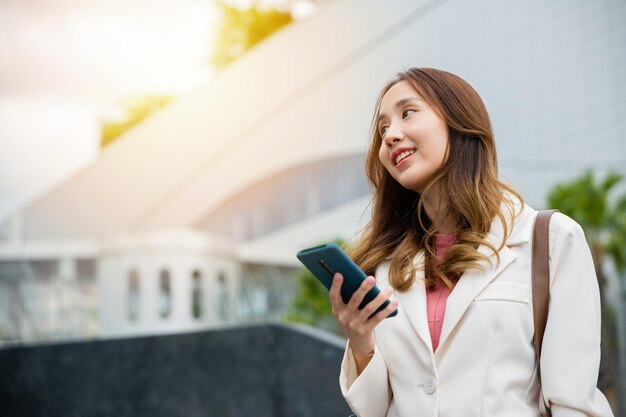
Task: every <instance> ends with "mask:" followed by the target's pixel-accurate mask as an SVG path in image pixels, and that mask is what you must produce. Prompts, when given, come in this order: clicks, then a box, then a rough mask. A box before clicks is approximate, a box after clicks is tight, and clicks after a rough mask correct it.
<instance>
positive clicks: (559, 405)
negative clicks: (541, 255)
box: [330, 68, 613, 417]
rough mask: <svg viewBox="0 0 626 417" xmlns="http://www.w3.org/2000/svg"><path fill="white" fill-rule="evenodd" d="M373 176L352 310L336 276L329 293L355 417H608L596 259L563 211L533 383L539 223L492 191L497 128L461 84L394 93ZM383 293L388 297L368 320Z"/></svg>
mask: <svg viewBox="0 0 626 417" xmlns="http://www.w3.org/2000/svg"><path fill="white" fill-rule="evenodd" d="M367 175H368V178H369V181H370V182H371V184H372V185H373V188H374V199H373V209H372V219H371V221H370V223H369V224H368V225H367V226H366V228H365V230H364V233H363V234H362V236H361V238H360V239H359V241H358V242H357V243H356V245H355V246H353V247H352V248H351V249H350V255H351V257H352V258H353V259H354V260H355V262H356V263H357V264H358V265H359V266H360V267H361V268H362V269H363V270H364V271H365V272H366V273H367V274H368V275H370V277H368V279H367V280H365V281H364V283H363V284H362V285H361V287H360V288H359V290H358V291H357V292H356V293H355V294H354V295H353V296H352V298H351V299H350V301H349V302H348V303H347V304H344V303H343V301H342V300H341V297H340V295H339V289H340V287H341V283H342V277H341V275H340V274H336V276H335V278H334V281H333V285H332V288H331V291H330V299H331V302H332V306H333V314H334V315H335V316H336V318H337V319H338V321H339V323H340V324H341V325H342V327H343V329H344V331H345V333H346V335H347V337H348V343H347V346H346V352H345V355H344V359H343V363H342V367H341V374H340V385H341V390H342V393H343V395H344V397H345V399H346V401H347V402H348V404H349V405H350V407H351V408H352V410H353V411H354V412H355V413H356V414H357V415H358V416H360V417H384V416H388V417H409V416H418V417H428V416H432V417H435V416H441V417H458V416H463V417H469V416H489V417H496V416H498V417H501V416H504V417H512V416H520V417H521V416H529V417H530V416H532V417H537V416H540V415H542V414H544V411H545V405H546V404H547V405H548V406H549V407H550V409H551V412H552V415H553V416H554V417H559V416H594V417H595V416H603V417H604V416H612V415H613V414H612V412H611V409H610V407H609V404H608V402H607V401H606V399H605V397H604V396H603V394H602V393H601V392H600V391H599V390H598V389H597V388H596V382H597V377H598V367H599V363H600V299H599V292H598V285H597V280H596V276H595V271H594V267H593V263H592V259H591V255H590V251H589V248H588V246H587V243H586V241H585V236H584V234H583V231H582V229H581V228H580V226H579V225H578V224H577V223H576V222H575V221H573V220H572V219H571V218H569V217H567V216H565V215H563V214H561V213H556V214H554V215H553V216H552V219H551V222H550V233H549V242H550V265H551V269H550V283H551V289H550V296H551V299H550V309H549V313H548V322H547V325H546V330H545V335H544V339H543V345H542V356H541V366H540V368H541V376H539V375H538V374H537V364H536V360H535V352H534V345H533V334H534V327H533V309H532V300H531V273H530V260H531V243H532V235H531V233H532V227H533V222H534V218H535V215H536V213H537V212H536V211H535V210H533V209H532V208H530V207H528V206H527V205H525V204H524V202H523V199H522V197H521V196H520V195H519V194H518V193H517V192H516V191H515V190H514V189H512V188H511V187H510V186H508V185H506V184H505V183H503V182H501V181H500V180H499V179H498V171H497V163H496V149H495V144H494V138H493V133H492V129H491V124H490V121H489V116H488V114H487V110H486V108H485V105H484V104H483V102H482V100H481V99H480V97H479V95H478V94H477V93H476V91H474V89H473V88H472V87H471V86H470V85H469V84H468V83H466V82H465V81H464V80H462V79H461V78H459V77H458V76H456V75H453V74H451V73H448V72H445V71H440V70H436V69H432V68H412V69H409V70H408V71H405V72H401V73H399V74H397V76H396V77H395V78H394V79H393V80H391V81H390V82H389V83H387V85H386V86H385V87H384V88H383V90H382V91H381V93H380V95H379V98H378V100H377V103H376V111H375V117H374V120H373V124H372V143H371V147H370V149H369V153H368V155H367ZM374 283H375V284H376V285H377V286H378V287H379V288H380V289H381V293H380V294H379V295H378V296H377V297H376V298H375V299H374V300H373V301H372V302H370V303H369V304H367V306H365V307H364V308H363V309H362V310H359V309H358V308H357V307H358V305H359V304H360V302H361V300H362V299H363V296H364V294H365V293H366V292H367V291H368V290H369V289H370V288H371V287H372V286H373V285H374ZM392 294H394V295H393V296H392ZM389 298H391V300H392V303H390V304H389V306H388V307H387V308H386V309H384V310H382V311H381V312H380V313H378V314H377V315H375V316H373V317H372V318H371V319H369V320H368V316H370V314H371V313H372V312H374V311H375V310H376V309H377V308H378V307H379V306H380V305H381V304H382V303H383V302H385V301H386V300H387V299H389ZM396 308H398V310H399V314H398V315H397V316H396V317H392V318H388V319H385V317H386V316H387V315H388V314H389V313H391V312H392V311H393V310H394V309H396Z"/></svg>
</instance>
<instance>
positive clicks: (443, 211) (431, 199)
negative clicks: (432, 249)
mask: <svg viewBox="0 0 626 417" xmlns="http://www.w3.org/2000/svg"><path fill="white" fill-rule="evenodd" d="M422 204H423V205H424V210H425V211H426V214H427V215H428V218H429V219H431V221H432V222H433V226H434V229H435V231H436V233H442V234H446V233H448V234H449V233H454V232H456V230H457V229H456V225H457V219H456V216H455V215H454V213H452V212H451V211H449V210H448V206H447V204H446V202H445V201H444V200H443V199H442V198H441V197H440V194H439V193H435V192H433V193H431V194H430V195H429V196H428V198H427V199H425V198H422Z"/></svg>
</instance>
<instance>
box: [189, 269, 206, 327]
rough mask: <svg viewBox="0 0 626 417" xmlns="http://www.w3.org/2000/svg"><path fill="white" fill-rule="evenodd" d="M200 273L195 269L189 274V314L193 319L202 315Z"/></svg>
mask: <svg viewBox="0 0 626 417" xmlns="http://www.w3.org/2000/svg"><path fill="white" fill-rule="evenodd" d="M202 300H203V297H202V275H201V274H200V271H198V270H195V271H193V274H192V276H191V315H192V316H193V318H194V319H199V318H201V317H202V307H203V305H202Z"/></svg>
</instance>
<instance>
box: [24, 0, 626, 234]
mask: <svg viewBox="0 0 626 417" xmlns="http://www.w3.org/2000/svg"><path fill="white" fill-rule="evenodd" d="M609 3H610V6H609ZM609 8H610V9H609ZM625 18H626V4H625V3H623V2H619V1H616V0H614V1H610V2H608V3H607V2H587V3H572V2H560V3H558V4H552V3H545V2H539V1H531V2H509V1H507V2H493V1H487V0H472V1H453V0H448V1H424V0H418V1H408V0H405V1H401V0H385V1H383V0H374V1H367V2H364V1H361V0H337V1H335V2H332V3H330V4H329V5H328V6H327V7H326V8H324V9H323V10H322V11H321V12H320V13H318V14H317V15H315V16H313V17H312V18H310V19H308V20H305V21H302V22H299V23H297V24H293V25H291V26H289V27H287V28H286V29H284V30H282V31H280V32H279V33H277V34H275V35H274V36H272V37H271V38H269V39H268V40H266V41H265V42H263V43H262V44H261V45H259V46H258V47H256V48H255V49H253V50H252V51H250V52H249V53H248V54H247V55H246V56H244V57H243V58H241V59H240V60H239V61H237V62H235V63H234V64H232V65H231V66H230V67H229V68H228V69H226V70H225V71H223V73H221V74H220V75H219V76H218V77H217V78H215V79H214V80H212V81H211V82H210V83H208V84H207V85H206V86H204V87H203V88H201V89H199V90H198V91H196V92H195V93H194V94H192V95H189V96H187V97H183V98H180V99H179V100H177V101H176V102H175V103H173V104H171V105H170V106H168V107H167V108H165V109H164V110H162V111H160V112H159V113H158V114H156V115H155V116H153V117H152V118H150V119H149V120H148V121H147V122H145V123H143V124H141V125H140V126H139V127H137V128H135V129H133V130H132V131H130V132H128V133H127V134H126V135H125V136H124V137H123V138H122V139H121V140H118V141H117V142H116V143H114V144H113V145H111V146H110V147H108V148H107V149H105V150H104V151H103V152H102V154H101V156H100V157H99V158H98V160H97V161H95V162H94V163H93V164H92V165H91V166H88V167H87V168H85V169H83V170H82V171H81V172H79V173H77V174H76V175H74V176H73V177H72V178H70V179H69V180H67V181H66V182H65V183H64V184H62V185H61V186H59V187H58V188H55V189H53V190H51V191H50V192H48V193H47V194H45V195H44V196H42V197H41V198H40V199H38V200H37V201H35V202H34V203H32V204H31V205H29V206H28V207H26V208H25V209H24V210H23V211H22V214H23V220H24V231H23V232H24V238H25V239H26V240H29V239H39V238H65V237H68V238H69V237H94V238H99V237H104V236H107V235H110V234H115V233H121V232H132V231H141V230H145V229H153V228H161V227H200V226H202V225H203V224H204V223H203V222H205V220H206V218H207V216H208V215H209V214H210V213H214V212H216V211H219V209H220V207H221V206H222V205H224V204H226V203H227V202H229V201H232V200H233V199H235V198H236V195H237V194H238V193H240V192H241V190H246V189H249V187H252V186H253V185H254V184H256V183H258V182H259V181H261V180H263V179H265V178H270V177H272V176H277V175H280V174H281V173H286V172H289V170H293V169H296V168H297V167H300V166H304V165H307V164H314V163H320V162H321V161H327V160H331V159H333V158H350V157H354V156H358V155H361V156H362V155H364V153H365V151H366V149H367V136H368V131H369V125H370V121H371V117H372V112H373V106H374V101H375V98H376V94H377V92H378V90H379V88H380V87H381V86H382V84H383V83H384V82H385V81H386V80H387V79H388V78H389V77H390V76H392V75H393V73H394V72H396V71H397V70H401V69H405V68H408V67H410V66H432V67H437V68H442V69H446V70H449V71H451V72H454V73H456V74H459V75H460V76H461V77H463V78H464V79H466V80H467V81H468V82H469V83H470V84H472V85H473V86H474V87H475V88H476V90H477V91H478V92H479V94H481V96H482V97H483V99H484V101H485V103H486V105H487V107H488V108H489V111H490V114H491V117H492V121H493V124H494V128H495V133H496V138H497V140H498V143H499V157H500V167H501V170H502V174H503V175H504V176H505V178H508V179H509V180H511V181H512V182H513V183H514V184H515V185H517V186H518V188H520V189H521V191H522V193H523V194H524V195H525V197H526V198H527V200H528V201H529V202H530V203H531V204H534V205H536V206H538V207H537V208H539V207H541V204H543V198H544V195H545V192H546V191H547V188H548V187H549V186H550V184H552V183H554V182H555V181H556V180H559V179H565V178H570V177H571V176H573V175H576V174H577V173H579V172H580V171H581V170H582V169H584V168H586V167H588V166H589V167H596V168H600V170H602V169H604V170H606V169H610V168H615V169H618V170H620V171H621V172H626V141H622V140H621V137H623V136H624V135H625V134H626V121H625V120H626V119H624V118H623V114H625V113H626V108H625V106H626V84H624V82H623V80H624V78H625V77H624V76H625V72H626V65H625V64H626V62H625V61H626V54H625V53H624V52H625V49H626V44H625V43H624V42H623V40H624V39H626V26H624V25H623V21H624V20H625ZM306 186H307V184H304V183H303V184H302V187H306ZM358 220H359V219H358V218H357V219H354V223H355V224H356V222H357V221H358Z"/></svg>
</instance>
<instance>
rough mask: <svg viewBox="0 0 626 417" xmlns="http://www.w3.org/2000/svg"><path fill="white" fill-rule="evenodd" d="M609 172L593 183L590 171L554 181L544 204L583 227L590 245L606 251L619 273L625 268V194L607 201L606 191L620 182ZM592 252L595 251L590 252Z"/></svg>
mask: <svg viewBox="0 0 626 417" xmlns="http://www.w3.org/2000/svg"><path fill="white" fill-rule="evenodd" d="M622 179H623V177H622V176H621V175H620V174H617V173H609V174H608V175H607V176H606V178H605V179H604V180H602V181H600V182H597V181H596V179H595V178H594V174H593V172H591V171H587V172H585V173H584V174H583V175H581V176H580V177H578V178H575V179H574V180H572V181H569V182H564V183H561V184H558V185H556V186H555V187H554V189H553V190H552V191H551V192H550V194H549V195H548V206H549V207H553V208H556V209H559V210H560V211H561V212H562V213H563V214H566V215H568V216H570V217H571V218H572V219H574V220H576V221H577V222H578V223H579V224H580V225H581V226H582V228H583V229H584V230H585V234H586V235H587V239H588V241H589V244H590V246H591V247H592V248H595V247H598V248H600V249H601V250H602V252H603V253H606V254H609V255H610V256H611V257H612V258H613V260H614V261H615V264H616V266H617V268H618V270H619V271H620V272H623V271H624V270H625V269H626V262H625V260H626V195H623V196H620V197H619V198H618V199H617V203H616V204H613V205H611V204H610V198H609V197H610V193H611V191H612V190H613V189H614V187H615V186H616V185H617V184H619V183H620V181H622ZM594 255H595V253H594Z"/></svg>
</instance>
